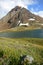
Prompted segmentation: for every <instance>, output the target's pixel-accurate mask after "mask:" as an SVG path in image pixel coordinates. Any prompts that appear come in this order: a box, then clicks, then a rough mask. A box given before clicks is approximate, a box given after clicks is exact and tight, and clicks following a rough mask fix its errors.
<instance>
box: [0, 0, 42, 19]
mask: <svg viewBox="0 0 43 65" xmlns="http://www.w3.org/2000/svg"><path fill="white" fill-rule="evenodd" d="M17 5H18V6H21V7H25V8H27V9H28V10H30V11H31V12H32V13H34V14H36V15H39V16H41V17H43V0H0V18H2V17H3V16H5V15H6V14H7V13H8V12H9V11H10V10H11V9H12V8H14V7H15V6H17Z"/></svg>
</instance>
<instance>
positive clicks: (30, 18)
mask: <svg viewBox="0 0 43 65" xmlns="http://www.w3.org/2000/svg"><path fill="white" fill-rule="evenodd" d="M42 25H43V18H41V17H39V16H37V15H34V14H32V13H31V12H30V11H29V10H27V9H25V8H22V7H20V6H16V7H15V8H13V9H12V10H11V11H10V12H8V14H7V15H6V16H4V17H3V18H2V19H0V30H5V29H10V28H13V27H16V26H42Z"/></svg>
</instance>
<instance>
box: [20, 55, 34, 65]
mask: <svg viewBox="0 0 43 65" xmlns="http://www.w3.org/2000/svg"><path fill="white" fill-rule="evenodd" d="M33 61H34V58H33V57H32V56H30V55H23V56H21V57H20V64H21V65H23V64H31V63H32V62H33Z"/></svg>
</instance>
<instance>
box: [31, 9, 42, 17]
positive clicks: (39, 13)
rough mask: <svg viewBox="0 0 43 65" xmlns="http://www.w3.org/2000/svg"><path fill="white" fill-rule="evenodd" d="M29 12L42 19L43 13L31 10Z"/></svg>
mask: <svg viewBox="0 0 43 65" xmlns="http://www.w3.org/2000/svg"><path fill="white" fill-rule="evenodd" d="M36 10H38V9H36ZM31 12H32V13H33V14H35V15H38V16H40V17H43V11H34V9H33V8H31Z"/></svg>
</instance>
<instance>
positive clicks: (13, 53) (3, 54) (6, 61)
mask: <svg viewBox="0 0 43 65" xmlns="http://www.w3.org/2000/svg"><path fill="white" fill-rule="evenodd" d="M21 55H30V56H32V57H33V58H34V61H33V63H31V64H27V62H25V63H24V64H22V65H43V39H40V38H4V37H2V38H0V65H21V64H19V62H20V56H21Z"/></svg>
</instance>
